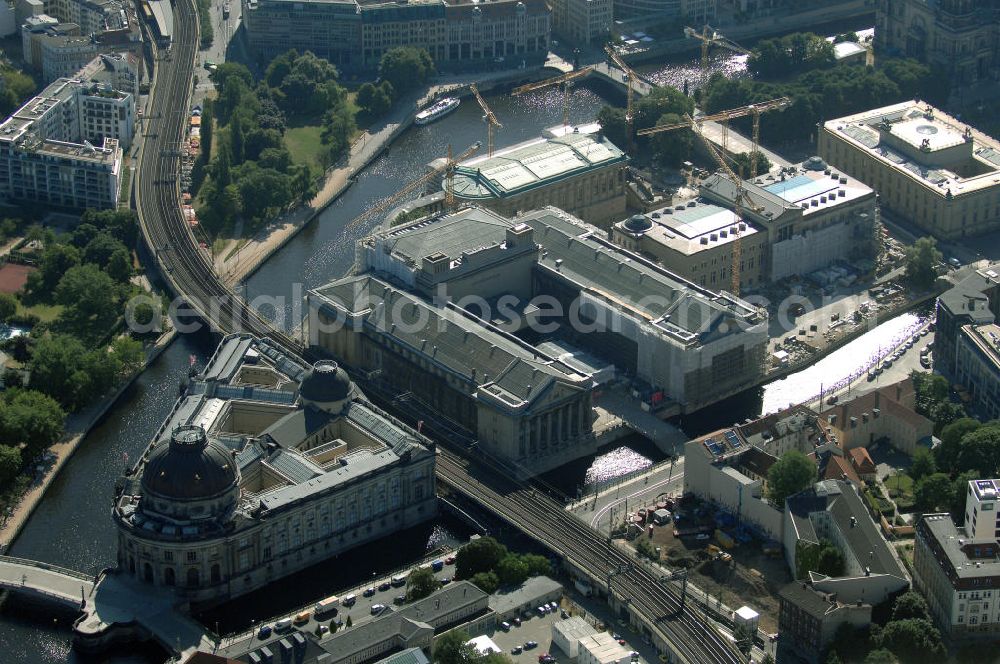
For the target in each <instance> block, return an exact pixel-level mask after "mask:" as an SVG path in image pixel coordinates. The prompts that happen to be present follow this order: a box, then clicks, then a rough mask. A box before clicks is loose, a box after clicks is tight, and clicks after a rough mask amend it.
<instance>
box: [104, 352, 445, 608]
mask: <svg viewBox="0 0 1000 664" xmlns="http://www.w3.org/2000/svg"><path fill="white" fill-rule="evenodd" d="M435 513H436V496H435V485H434V451H433V448H432V444H431V443H430V442H429V441H428V440H427V439H426V438H424V437H422V436H421V435H420V434H418V433H416V432H415V431H413V430H412V429H410V428H409V427H407V426H406V425H404V424H402V423H400V422H398V421H396V420H395V419H393V418H392V417H391V416H389V415H387V414H386V413H384V412H382V411H380V410H379V409H377V408H376V407H375V406H373V405H371V404H370V403H368V402H367V401H365V400H364V399H363V398H362V397H361V396H360V395H359V394H358V393H357V391H356V390H355V388H354V385H353V383H352V382H351V380H350V379H349V378H348V376H347V374H346V373H345V372H344V370H343V369H342V368H340V367H338V366H337V364H336V363H334V362H329V361H324V362H318V363H317V364H315V365H314V366H312V367H305V366H302V365H301V364H299V363H298V361H297V360H293V359H292V358H290V357H288V356H287V355H285V354H283V353H282V352H281V351H279V350H278V349H277V348H275V347H274V346H272V345H271V344H270V342H268V341H267V340H266V339H256V338H254V337H251V336H248V335H231V336H229V337H226V338H225V339H224V340H223V341H222V343H221V345H220V346H219V348H218V350H217V351H216V353H215V355H214V356H213V357H212V359H211V361H210V362H209V363H208V366H207V367H206V368H205V370H204V371H203V372H202V373H201V374H200V375H199V376H197V377H196V378H194V379H192V381H191V383H190V385H189V386H188V389H187V391H186V392H185V394H184V395H183V396H182V397H181V398H180V399H179V400H178V401H177V404H176V405H175V406H174V410H173V412H172V413H171V414H170V417H169V418H168V420H167V422H166V423H164V425H163V426H162V427H161V429H160V431H159V432H158V434H157V435H156V436H155V437H154V440H153V442H152V443H151V444H150V446H149V447H148V448H147V449H146V451H145V453H144V454H143V457H142V458H141V459H140V460H139V462H138V463H137V464H136V465H135V467H133V468H132V469H130V470H129V471H128V472H127V474H126V476H125V477H124V481H123V482H121V483H120V484H119V491H118V493H117V495H116V498H115V507H114V519H115V522H116V524H117V526H118V567H119V569H120V570H121V571H122V572H123V573H126V574H129V575H131V576H132V577H134V578H135V579H137V580H139V581H141V582H144V583H148V584H151V585H154V586H167V587H173V588H175V589H176V592H177V593H178V594H179V595H180V596H182V597H184V598H185V599H187V600H188V601H189V602H191V603H192V604H196V605H199V606H209V605H213V604H218V603H221V602H225V601H227V600H229V599H232V598H234V597H237V596H239V595H243V594H245V593H248V592H251V591H253V590H257V589H258V588H261V587H263V586H265V585H267V584H269V583H272V582H274V581H276V580H278V579H280V578H282V577H284V576H287V575H288V574H291V573H293V572H296V571H298V570H301V569H304V568H306V567H309V566H310V565H313V564H316V563H317V562H320V561H322V560H324V559H326V558H329V557H331V556H334V555H337V554H338V553H341V552H343V551H345V550H347V549H350V548H352V547H355V546H357V545H359V544H363V543H365V542H369V541H372V540H375V539H378V538H381V537H385V536H386V535H388V534H391V533H393V532H395V531H398V530H402V529H404V528H409V527H411V526H414V525H416V524H419V523H421V522H423V521H426V520H428V519H430V518H432V517H433V516H434V515H435Z"/></svg>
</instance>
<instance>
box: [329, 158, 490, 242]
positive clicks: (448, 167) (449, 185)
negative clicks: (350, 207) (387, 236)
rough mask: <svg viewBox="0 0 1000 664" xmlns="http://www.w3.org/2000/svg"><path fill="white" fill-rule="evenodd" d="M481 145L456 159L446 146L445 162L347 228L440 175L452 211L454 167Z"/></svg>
mask: <svg viewBox="0 0 1000 664" xmlns="http://www.w3.org/2000/svg"><path fill="white" fill-rule="evenodd" d="M482 145H483V144H482V143H474V144H473V145H471V146H469V147H468V148H467V149H466V150H465V151H464V152H463V153H462V154H460V155H458V156H457V157H453V156H452V153H451V146H450V145H449V146H448V158H447V159H446V160H445V162H444V163H443V164H442V165H440V166H437V167H435V168H432V169H431V170H429V171H427V172H426V173H424V174H423V175H421V176H420V177H419V178H417V179H416V180H413V181H412V182H410V183H409V184H408V185H406V186H405V187H403V188H402V189H400V190H399V191H397V192H396V193H395V194H393V195H392V196H389V197H388V198H384V199H382V200H381V201H379V202H378V203H376V204H375V205H373V206H371V207H370V208H368V209H367V210H365V211H364V212H362V213H361V214H360V215H358V216H357V217H355V218H354V219H352V220H351V221H350V222H349V223H348V224H347V228H348V229H351V228H355V227H357V226H360V225H361V224H363V223H365V222H366V221H368V220H369V219H371V218H372V217H374V216H376V215H377V214H379V213H380V212H384V211H385V210H388V209H389V208H391V207H392V206H393V205H395V204H396V203H399V202H400V201H401V200H403V199H404V198H406V197H407V196H409V195H410V194H412V193H413V192H414V191H416V190H417V189H419V188H420V187H421V186H422V185H424V184H425V183H427V182H428V181H430V180H433V179H434V178H435V177H437V176H439V175H441V174H442V173H444V176H445V181H446V182H445V188H444V191H445V193H444V204H445V208H446V209H449V210H450V209H452V208H453V207H454V206H455V194H454V176H455V167H456V166H457V165H458V164H459V163H461V162H463V161H465V160H466V159H468V158H469V157H471V156H472V155H473V154H475V153H476V151H477V150H479V148H481V147H482Z"/></svg>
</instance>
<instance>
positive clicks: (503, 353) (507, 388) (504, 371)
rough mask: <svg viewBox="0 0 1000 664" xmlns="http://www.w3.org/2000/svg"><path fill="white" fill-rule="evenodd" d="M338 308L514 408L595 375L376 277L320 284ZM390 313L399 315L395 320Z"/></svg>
mask: <svg viewBox="0 0 1000 664" xmlns="http://www.w3.org/2000/svg"><path fill="white" fill-rule="evenodd" d="M315 292H316V294H317V295H319V296H321V297H323V298H325V299H326V300H327V302H328V303H329V304H330V305H331V306H333V307H334V308H335V309H336V308H340V309H341V310H346V311H347V312H348V313H349V314H359V315H361V316H362V317H363V318H364V321H365V324H366V326H370V327H373V328H375V329H378V330H379V331H380V333H382V334H386V335H388V336H390V337H392V338H393V339H394V340H396V341H397V342H399V343H401V344H403V345H404V346H407V347H408V348H410V349H411V350H412V351H414V352H416V353H418V354H420V355H423V356H424V357H426V358H427V359H428V360H429V361H431V362H433V363H434V364H436V365H438V366H440V367H442V368H444V369H445V370H447V371H449V372H450V373H452V374H453V375H456V376H459V377H460V378H461V379H462V380H464V381H466V382H468V383H472V384H473V385H475V386H478V387H480V388H482V389H484V390H487V391H490V392H491V393H493V394H494V396H496V397H497V398H500V399H502V400H503V401H505V402H507V403H508V404H509V405H510V406H511V407H519V406H523V405H524V404H526V403H530V402H531V401H533V400H534V399H536V398H537V397H538V396H540V395H541V394H542V393H543V392H545V391H547V390H548V389H549V388H550V387H552V385H553V384H554V383H556V382H558V383H560V384H564V385H569V386H573V387H581V388H582V387H584V386H586V385H588V382H589V378H588V377H587V376H584V375H582V374H580V373H578V372H576V371H575V370H573V369H572V368H570V367H568V366H566V365H564V364H562V363H561V362H559V361H557V360H556V359H554V358H552V357H549V356H547V355H545V354H544V353H542V352H541V351H539V350H538V349H536V348H534V347H532V346H530V345H528V344H525V343H523V342H521V341H519V340H518V339H516V338H514V337H512V336H510V335H507V334H504V333H503V332H501V331H500V330H498V329H497V328H494V327H492V326H489V325H488V324H486V323H484V322H483V321H481V320H478V319H473V318H472V317H470V316H468V315H466V314H464V313H463V312H461V311H460V310H457V309H456V308H453V307H449V308H441V307H435V306H434V305H432V304H430V303H428V302H425V301H424V300H421V299H420V298H417V297H415V296H412V295H410V294H408V293H405V292H403V291H400V290H398V289H396V288H394V287H393V286H390V285H389V284H388V283H386V282H384V281H382V280H381V279H377V278H375V277H372V276H367V275H362V276H356V277H348V278H345V279H341V280H339V281H335V282H333V283H331V284H328V285H326V286H323V287H322V288H319V289H317V290H316V291H315ZM384 312H390V314H395V318H394V319H393V320H389V319H388V318H389V316H388V315H386V314H384Z"/></svg>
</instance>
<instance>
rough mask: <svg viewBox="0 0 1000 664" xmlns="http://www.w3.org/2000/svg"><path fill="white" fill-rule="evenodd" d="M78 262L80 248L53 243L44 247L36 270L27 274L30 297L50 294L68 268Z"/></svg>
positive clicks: (34, 297)
mask: <svg viewBox="0 0 1000 664" xmlns="http://www.w3.org/2000/svg"><path fill="white" fill-rule="evenodd" d="M79 264H80V250H79V249H77V248H76V247H74V246H72V245H69V244H53V245H49V246H46V247H45V250H44V251H43V252H42V258H41V260H40V261H39V266H38V271H37V272H32V273H31V275H29V276H28V284H27V289H28V291H29V293H30V294H31V298H32V299H40V298H45V297H48V296H50V295H51V293H52V291H54V290H55V288H56V286H57V285H58V284H59V280H60V279H62V278H63V275H65V274H66V273H67V272H68V271H69V270H70V269H72V268H73V267H75V266H77V265H79Z"/></svg>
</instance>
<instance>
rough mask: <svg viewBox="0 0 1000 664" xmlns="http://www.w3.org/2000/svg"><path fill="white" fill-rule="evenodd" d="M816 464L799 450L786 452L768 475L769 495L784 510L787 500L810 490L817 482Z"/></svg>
mask: <svg viewBox="0 0 1000 664" xmlns="http://www.w3.org/2000/svg"><path fill="white" fill-rule="evenodd" d="M816 475H817V471H816V464H815V463H814V462H813V461H810V460H809V457H807V456H806V455H805V454H802V453H801V452H799V451H797V450H790V451H789V452H786V453H785V454H784V455H783V456H782V457H781V458H780V459H778V461H776V462H775V463H774V465H772V466H771V469H770V470H769V471H768V473H767V494H768V498H770V500H771V502H772V503H774V504H775V505H777V506H778V507H779V508H784V506H785V498H787V497H788V496H791V495H793V494H796V493H798V492H799V491H802V490H804V489H807V488H809V486H810V485H812V484H813V483H814V482H815V481H816Z"/></svg>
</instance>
